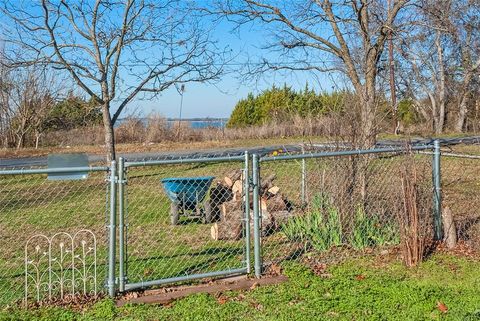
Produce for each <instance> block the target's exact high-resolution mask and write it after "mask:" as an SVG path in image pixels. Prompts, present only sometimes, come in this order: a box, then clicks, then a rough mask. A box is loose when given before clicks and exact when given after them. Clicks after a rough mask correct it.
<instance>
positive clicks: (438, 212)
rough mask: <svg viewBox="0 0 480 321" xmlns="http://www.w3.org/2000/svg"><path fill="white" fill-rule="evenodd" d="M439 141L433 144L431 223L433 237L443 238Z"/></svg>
mask: <svg viewBox="0 0 480 321" xmlns="http://www.w3.org/2000/svg"><path fill="white" fill-rule="evenodd" d="M440 157H441V151H440V141H439V140H435V142H434V144H433V166H432V170H433V185H434V192H433V194H434V195H433V222H434V223H433V224H434V232H435V239H436V240H441V239H443V229H442V177H441V167H440Z"/></svg>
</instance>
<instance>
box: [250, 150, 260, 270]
mask: <svg viewBox="0 0 480 321" xmlns="http://www.w3.org/2000/svg"><path fill="white" fill-rule="evenodd" d="M252 171H253V173H252V174H253V175H252V176H253V246H254V259H255V276H256V277H257V278H259V277H260V276H261V275H262V256H261V253H262V249H261V239H260V228H261V227H260V222H261V221H260V206H259V205H260V195H259V194H260V190H259V185H260V173H259V171H260V168H259V164H258V155H256V154H254V155H253V164H252Z"/></svg>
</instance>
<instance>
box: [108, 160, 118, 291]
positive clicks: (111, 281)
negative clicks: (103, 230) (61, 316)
mask: <svg viewBox="0 0 480 321" xmlns="http://www.w3.org/2000/svg"><path fill="white" fill-rule="evenodd" d="M116 169H117V163H116V162H115V161H112V164H111V166H110V225H109V245H108V280H107V288H108V295H109V296H110V297H114V296H115V241H116V228H115V224H116V222H115V220H116V206H117V191H116V186H117V185H116V184H117V182H116V175H115V173H116Z"/></svg>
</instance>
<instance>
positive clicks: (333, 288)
mask: <svg viewBox="0 0 480 321" xmlns="http://www.w3.org/2000/svg"><path fill="white" fill-rule="evenodd" d="M478 264H479V262H478V261H476V260H473V259H466V258H459V257H454V256H451V255H447V254H437V255H435V256H433V257H431V258H429V259H428V260H427V261H426V262H424V263H423V264H421V265H420V266H419V267H418V268H412V269H406V268H405V267H403V265H402V264H401V262H400V261H398V260H396V259H387V258H385V257H383V258H382V257H376V258H374V257H369V258H362V259H352V260H348V261H345V262H344V263H342V264H338V265H334V266H329V267H327V268H326V270H324V271H322V273H317V274H318V275H317V274H315V273H313V272H312V270H311V269H310V268H308V267H306V266H304V265H302V264H300V263H298V262H297V263H292V262H287V263H284V264H283V267H284V273H285V274H286V275H288V276H289V278H290V279H289V281H288V282H287V283H284V284H280V285H275V286H264V287H257V288H255V289H253V290H249V291H241V292H227V293H223V294H220V295H217V296H212V295H206V294H196V295H191V296H188V297H186V298H184V299H181V300H178V301H175V302H174V303H172V304H170V305H168V306H159V305H127V306H124V307H122V308H116V307H115V306H114V304H113V302H112V301H110V300H103V301H100V302H98V303H96V304H95V305H93V306H90V307H87V308H85V309H84V310H83V311H73V310H69V309H66V308H42V309H39V310H30V311H25V310H9V311H3V312H1V313H0V320H20V319H23V320H35V319H36V320H114V319H115V320H480V269H479V268H478ZM439 306H441V307H442V308H439ZM445 308H446V309H445ZM442 310H444V311H442ZM445 310H446V311H445Z"/></svg>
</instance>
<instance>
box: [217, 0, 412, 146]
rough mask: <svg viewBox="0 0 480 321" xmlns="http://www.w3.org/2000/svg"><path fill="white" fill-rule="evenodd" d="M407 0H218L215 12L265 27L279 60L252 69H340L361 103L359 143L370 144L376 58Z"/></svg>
mask: <svg viewBox="0 0 480 321" xmlns="http://www.w3.org/2000/svg"><path fill="white" fill-rule="evenodd" d="M408 2H409V1H408V0H393V1H392V6H391V8H390V10H388V9H387V8H386V7H385V5H384V3H383V1H365V0H359V1H358V0H352V1H339V2H334V1H330V0H310V1H302V2H298V1H281V2H278V1H269V0H239V1H234V0H226V1H218V3H217V9H216V11H215V13H216V14H221V15H223V16H225V17H226V18H227V19H228V20H230V21H233V22H234V23H235V24H236V25H237V26H241V25H244V24H251V23H252V22H253V23H260V24H261V25H262V27H270V28H271V29H270V30H271V31H272V35H273V36H272V41H271V42H270V43H269V44H268V45H267V46H266V47H265V49H267V50H270V51H273V52H277V53H279V55H278V57H279V58H280V59H281V61H279V62H275V61H268V60H264V61H263V64H262V66H261V67H260V68H258V69H257V70H254V72H264V71H267V70H270V71H271V70H293V71H298V70H300V71H306V70H308V71H313V72H336V71H340V72H342V73H343V74H345V75H347V76H348V79H349V81H350V82H351V85H352V87H353V90H354V91H355V93H356V95H357V97H358V99H359V102H360V103H361V110H360V121H361V123H362V132H361V145H362V147H371V146H373V145H374V144H375V141H376V132H377V128H376V127H377V125H376V113H377V109H378V108H377V107H378V106H377V99H378V97H377V88H376V81H377V75H378V71H379V60H380V57H381V56H382V53H383V51H384V47H385V42H386V40H387V37H388V35H389V34H390V31H392V30H395V29H396V25H395V23H396V20H397V18H398V17H399V13H400V12H401V11H402V9H403V8H404V7H406V5H407V4H408ZM332 60H333V62H331V61H332ZM319 61H320V62H319ZM322 61H323V62H324V63H322ZM329 62H331V63H329Z"/></svg>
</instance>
